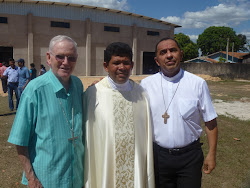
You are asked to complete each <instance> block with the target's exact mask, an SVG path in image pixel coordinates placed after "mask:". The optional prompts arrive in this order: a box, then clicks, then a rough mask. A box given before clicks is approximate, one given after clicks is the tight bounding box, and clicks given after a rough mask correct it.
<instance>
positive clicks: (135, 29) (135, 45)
mask: <svg viewBox="0 0 250 188" xmlns="http://www.w3.org/2000/svg"><path fill="white" fill-rule="evenodd" d="M132 30H133V31H132V32H133V46H132V51H133V62H134V67H133V70H132V75H136V67H137V63H139V62H137V27H136V25H135V24H134V25H133V26H132Z"/></svg>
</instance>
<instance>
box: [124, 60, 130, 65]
mask: <svg viewBox="0 0 250 188" xmlns="http://www.w3.org/2000/svg"><path fill="white" fill-rule="evenodd" d="M123 64H124V65H131V62H130V61H124V62H123Z"/></svg>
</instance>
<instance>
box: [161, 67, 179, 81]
mask: <svg viewBox="0 0 250 188" xmlns="http://www.w3.org/2000/svg"><path fill="white" fill-rule="evenodd" d="M182 73H183V70H182V69H180V71H179V72H178V73H177V74H176V75H175V76H173V77H167V76H165V75H164V74H163V73H162V72H161V75H162V77H163V78H164V79H165V80H167V81H169V82H174V81H177V80H179V79H180V78H181V76H182Z"/></svg>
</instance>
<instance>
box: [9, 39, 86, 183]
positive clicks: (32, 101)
mask: <svg viewBox="0 0 250 188" xmlns="http://www.w3.org/2000/svg"><path fill="white" fill-rule="evenodd" d="M77 56H78V55H77V45H76V43H75V41H73V39H71V38H70V37H67V36H61V35H59V36H56V37H54V38H52V39H51V41H50V45H49V51H48V52H47V61H48V63H49V65H50V67H51V69H50V71H48V72H47V73H46V74H45V75H44V76H42V77H38V78H36V79H35V80H34V81H31V82H30V83H29V84H28V85H27V87H26V88H25V90H24V92H23V94H22V98H21V101H20V107H19V109H18V112H17V115H16V118H15V121H14V124H13V127H12V129H11V133H10V136H9V140H8V141H9V142H10V143H13V144H15V145H17V146H16V147H17V152H18V155H19V158H20V160H21V162H22V164H23V167H24V175H23V180H22V183H23V184H25V185H28V186H29V187H45V188H46V187H60V188H64V187H65V188H73V187H74V188H81V187H82V185H83V162H82V161H83V152H84V148H83V143H82V94H83V85H82V83H81V81H80V79H79V78H77V77H75V76H72V75H71V74H72V72H73V70H74V68H75V65H76V61H77Z"/></svg>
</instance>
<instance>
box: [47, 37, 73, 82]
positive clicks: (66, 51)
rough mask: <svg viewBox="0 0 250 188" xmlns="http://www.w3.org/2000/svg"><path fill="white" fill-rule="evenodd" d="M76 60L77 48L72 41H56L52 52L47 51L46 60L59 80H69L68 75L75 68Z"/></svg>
mask: <svg viewBox="0 0 250 188" xmlns="http://www.w3.org/2000/svg"><path fill="white" fill-rule="evenodd" d="M63 57H64V58H63ZM76 60H77V50H76V48H75V46H74V44H73V42H71V41H68V40H63V41H61V42H57V43H56V44H55V45H54V47H53V49H52V52H47V62H48V64H49V66H50V67H51V70H52V72H53V73H54V75H55V76H56V77H57V78H58V79H59V81H63V82H68V81H69V78H70V75H71V74H72V72H73V71H74V69H75V65H76Z"/></svg>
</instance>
